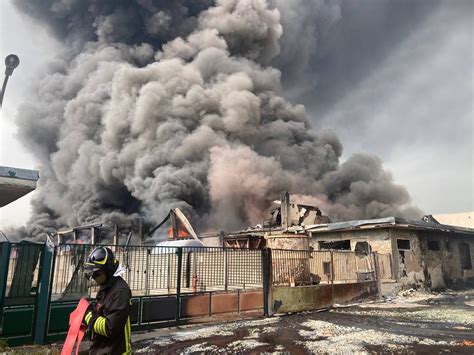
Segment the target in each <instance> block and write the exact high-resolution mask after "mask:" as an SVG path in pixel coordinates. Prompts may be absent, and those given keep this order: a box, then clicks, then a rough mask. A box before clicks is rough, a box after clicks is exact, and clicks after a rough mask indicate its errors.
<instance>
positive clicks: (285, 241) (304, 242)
mask: <svg viewBox="0 0 474 355" xmlns="http://www.w3.org/2000/svg"><path fill="white" fill-rule="evenodd" d="M265 239H266V241H267V248H271V249H286V250H308V249H309V238H308V237H307V236H306V235H295V234H293V235H292V234H277V235H271V234H266V235H265Z"/></svg>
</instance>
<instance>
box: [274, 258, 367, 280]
mask: <svg viewBox="0 0 474 355" xmlns="http://www.w3.org/2000/svg"><path fill="white" fill-rule="evenodd" d="M272 280H273V285H289V286H298V285H314V284H324V283H331V282H332V283H348V282H364V281H374V280H375V258H374V254H368V255H364V254H362V255H361V254H356V253H355V252H348V251H299V250H281V249H272Z"/></svg>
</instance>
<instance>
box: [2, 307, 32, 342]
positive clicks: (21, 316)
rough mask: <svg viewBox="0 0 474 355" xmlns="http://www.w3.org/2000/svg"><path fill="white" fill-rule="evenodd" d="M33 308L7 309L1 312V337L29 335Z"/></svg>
mask: <svg viewBox="0 0 474 355" xmlns="http://www.w3.org/2000/svg"><path fill="white" fill-rule="evenodd" d="M33 315H34V306H32V305H31V306H21V307H16V306H15V307H11V308H10V307H8V308H5V309H4V310H3V331H2V337H5V338H9V337H16V336H21V335H31V331H32V324H33Z"/></svg>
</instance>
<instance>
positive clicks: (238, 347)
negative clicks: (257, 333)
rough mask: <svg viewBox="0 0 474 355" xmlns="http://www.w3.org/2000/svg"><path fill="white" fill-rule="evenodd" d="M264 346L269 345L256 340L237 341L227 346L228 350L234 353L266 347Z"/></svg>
mask: <svg viewBox="0 0 474 355" xmlns="http://www.w3.org/2000/svg"><path fill="white" fill-rule="evenodd" d="M264 345H268V344H267V343H261V342H259V341H257V340H254V339H248V340H237V341H234V342H232V343H230V344H229V345H227V349H228V350H230V351H232V352H237V351H246V350H251V349H255V348H258V347H259V346H264Z"/></svg>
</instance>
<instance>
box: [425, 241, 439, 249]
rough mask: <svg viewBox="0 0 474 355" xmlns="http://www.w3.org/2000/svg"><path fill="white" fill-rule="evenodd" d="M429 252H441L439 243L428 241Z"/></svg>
mask: <svg viewBox="0 0 474 355" xmlns="http://www.w3.org/2000/svg"><path fill="white" fill-rule="evenodd" d="M428 250H433V251H439V242H438V241H437V240H428Z"/></svg>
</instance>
